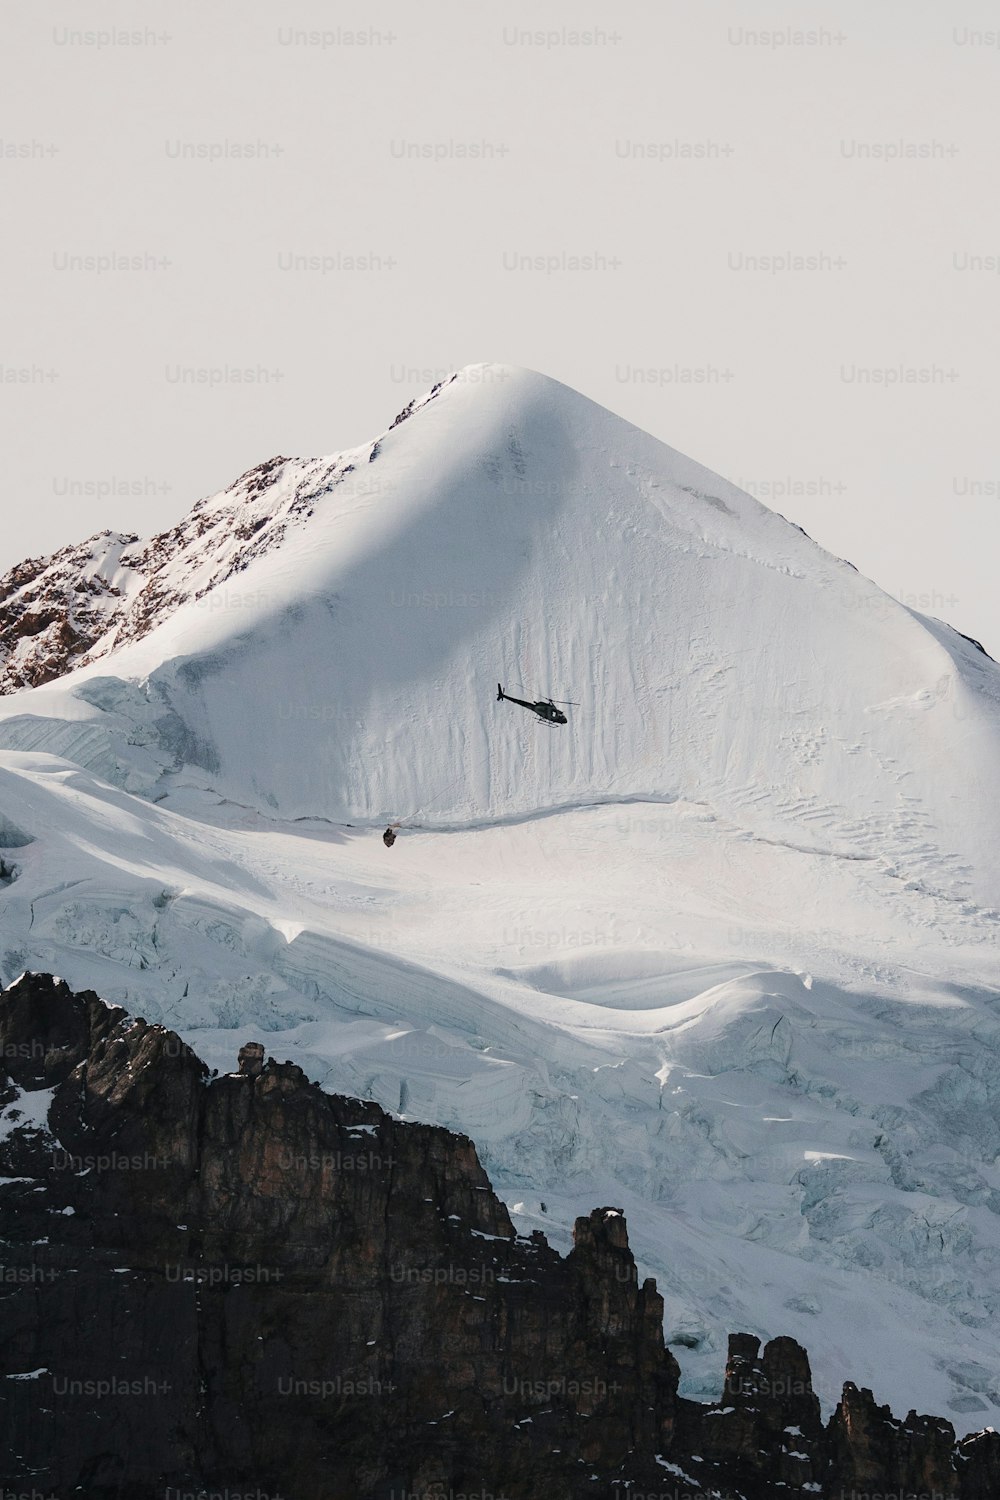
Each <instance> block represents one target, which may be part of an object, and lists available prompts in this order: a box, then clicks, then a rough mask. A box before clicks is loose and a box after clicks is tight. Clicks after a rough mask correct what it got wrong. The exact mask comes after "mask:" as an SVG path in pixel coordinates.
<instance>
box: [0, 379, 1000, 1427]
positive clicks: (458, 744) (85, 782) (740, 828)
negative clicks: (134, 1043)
mask: <svg viewBox="0 0 1000 1500" xmlns="http://www.w3.org/2000/svg"><path fill="white" fill-rule="evenodd" d="M498 681H499V682H500V683H502V684H503V687H504V688H505V689H506V690H508V691H509V692H511V693H512V694H515V695H517V696H520V697H523V698H525V699H527V700H535V699H543V698H548V697H550V696H551V697H552V698H555V699H557V700H570V703H569V704H568V705H567V707H566V710H565V712H566V715H567V718H568V723H566V724H565V725H562V724H558V723H544V722H542V721H540V720H539V719H538V718H536V717H535V716H533V715H531V714H528V713H526V712H525V711H524V709H522V708H519V707H518V706H517V705H516V704H511V703H506V702H498V701H497V694H496V685H497V682H498ZM0 686H2V687H3V689H4V696H3V697H0V855H2V859H0V881H2V884H0V895H2V898H3V904H2V907H0V978H2V979H3V982H4V983H9V982H10V981H11V980H12V979H13V978H14V977H15V976H16V975H17V974H18V973H19V972H20V971H21V970H22V969H24V968H31V969H38V970H44V971H54V972H56V973H58V974H60V975H62V976H64V977H65V978H66V979H67V980H69V981H70V983H71V984H72V985H73V986H74V987H76V988H82V987H85V986H87V987H92V988H94V989H96V990H97V991H98V992H99V993H100V994H102V995H103V996H105V997H106V998H107V999H109V1000H114V1001H117V1002H119V1003H121V1004H124V1005H126V1006H127V1007H128V1008H130V1009H132V1010H134V1011H137V1012H140V1013H142V1014H144V1015H145V1016H146V1017H147V1018H148V1019H150V1020H154V1019H155V1020H159V1019H163V1020H165V1021H167V1022H168V1023H169V1024H170V1025H172V1026H174V1027H176V1028H178V1029H180V1030H182V1031H184V1032H185V1033H186V1034H187V1033H190V1034H191V1035H192V1037H193V1035H194V1033H197V1046H198V1049H199V1051H201V1052H202V1054H203V1055H210V1054H211V1051H212V1048H213V1047H215V1048H217V1049H218V1054H219V1057H220V1058H228V1057H229V1056H230V1054H231V1053H232V1050H233V1038H232V1034H231V1030H227V1029H229V1028H233V1027H240V1028H247V1027H250V1026H253V1027H254V1028H255V1029H256V1030H260V1029H261V1028H264V1029H267V1030H270V1031H272V1032H275V1033H278V1035H276V1036H275V1037H273V1038H272V1039H271V1041H270V1043H269V1050H270V1051H271V1052H272V1053H275V1054H276V1055H281V1056H288V1057H291V1058H293V1059H294V1060H295V1061H297V1062H300V1063H301V1064H302V1065H303V1066H304V1067H305V1068H306V1069H307V1070H308V1071H309V1072H310V1073H311V1075H312V1076H313V1077H317V1078H319V1079H321V1080H324V1081H326V1082H327V1083H328V1085H329V1086H330V1087H335V1088H337V1089H338V1090H340V1091H343V1092H356V1093H359V1094H362V1095H367V1096H369V1097H372V1098H374V1099H376V1100H377V1101H378V1102H379V1103H380V1104H382V1105H383V1106H385V1107H387V1108H389V1109H391V1110H394V1111H396V1112H398V1113H400V1114H403V1115H406V1116H409V1117H415V1118H418V1119H423V1120H428V1121H432V1122H436V1123H441V1124H444V1125H448V1126H450V1127H452V1128H456V1129H461V1130H464V1131H467V1132H468V1133H469V1134H470V1135H472V1136H473V1138H474V1139H475V1140H476V1142H477V1145H478V1146H479V1147H480V1151H481V1154H482V1157H483V1160H484V1164H485V1165H486V1166H487V1169H488V1170H489V1171H490V1173H491V1175H492V1177H493V1178H494V1180H495V1181H496V1182H497V1183H498V1186H499V1189H500V1191H501V1192H502V1193H503V1194H504V1196H505V1198H506V1200H507V1202H508V1204H509V1205H510V1208H511V1212H512V1214H513V1217H514V1220H515V1223H517V1224H518V1226H519V1227H520V1228H522V1229H524V1228H529V1227H534V1226H536V1225H540V1226H542V1227H544V1228H545V1230H546V1233H547V1234H548V1235H549V1236H550V1238H552V1239H553V1240H554V1242H557V1243H558V1240H559V1235H560V1233H561V1232H564V1231H565V1229H566V1228H567V1226H569V1225H571V1224H572V1222H573V1219H574V1217H575V1216H576V1214H578V1213H580V1212H583V1211H585V1210H586V1208H587V1207H588V1206H589V1205H591V1204H593V1203H594V1202H602V1201H609V1202H612V1201H613V1202H618V1201H623V1203H624V1207H625V1208H626V1211H627V1213H628V1216H629V1222H630V1225H631V1233H632V1238H633V1243H634V1246H635V1250H636V1256H637V1259H638V1260H639V1262H640V1266H643V1265H644V1266H645V1267H646V1268H647V1269H648V1270H649V1272H650V1274H655V1275H656V1277H657V1280H658V1283H659V1285H660V1287H661V1290H663V1291H664V1293H665V1296H666V1304H667V1332H668V1336H669V1337H671V1338H672V1339H673V1340H674V1341H675V1343H676V1344H678V1345H679V1346H682V1347H683V1348H684V1350H685V1358H684V1370H685V1376H686V1378H688V1379H689V1380H691V1381H694V1382H695V1385H694V1387H693V1388H692V1393H694V1394H702V1393H704V1394H712V1393H713V1386H712V1382H713V1381H714V1380H715V1379H716V1377H717V1370H718V1366H719V1351H720V1348H724V1336H725V1330H727V1329H729V1328H732V1327H737V1326H740V1327H746V1328H748V1329H752V1330H753V1331H755V1332H756V1333H758V1334H759V1335H760V1336H762V1337H773V1336H774V1335H777V1334H781V1333H788V1334H791V1335H792V1336H794V1337H795V1338H797V1339H799V1340H800V1342H802V1343H804V1344H806V1345H807V1346H808V1347H809V1349H810V1352H811V1354H812V1356H813V1363H814V1370H815V1371H816V1376H817V1390H818V1393H819V1394H820V1396H821V1399H823V1400H824V1402H825V1403H826V1404H827V1405H830V1404H832V1402H833V1401H834V1400H835V1399H837V1398H838V1397H839V1392H840V1381H841V1380H842V1379H843V1378H844V1377H845V1375H847V1374H850V1375H851V1377H852V1378H854V1379H859V1378H860V1379H861V1380H862V1381H863V1382H864V1383H865V1384H870V1385H871V1386H872V1387H873V1388H874V1389H875V1390H876V1391H877V1393H879V1395H880V1397H881V1398H882V1399H887V1400H891V1401H892V1402H893V1404H894V1405H896V1406H902V1407H903V1408H904V1409H905V1407H906V1406H920V1407H922V1408H923V1409H925V1410H929V1411H943V1412H947V1414H948V1415H949V1416H950V1417H951V1418H952V1420H954V1421H955V1423H956V1426H958V1427H960V1428H962V1427H963V1426H964V1427H965V1428H971V1427H981V1426H982V1425H983V1424H984V1422H990V1421H994V1422H995V1421H997V1419H1000V1353H998V1351H997V1348H996V1343H995V1339H994V1337H993V1334H992V1331H991V1325H992V1323H993V1321H994V1320H995V1318H996V1317H997V1315H998V1312H1000V1023H998V1005H1000V988H998V987H997V965H996V953H997V939H998V935H1000V668H998V667H997V665H996V664H995V663H994V662H993V661H992V660H991V659H990V658H989V657H988V656H986V654H985V653H984V652H983V651H982V650H981V648H978V647H977V646H976V645H975V643H973V642H970V641H968V640H967V639H966V638H965V637H963V636H961V635H959V634H958V633H957V632H956V631H955V630H953V629H952V628H951V627H950V626H948V625H946V624H943V623H941V622H939V621H936V620H931V619H928V618H925V617H923V616H921V615H919V614H917V613H915V612H914V611H912V610H910V609H907V608H904V607H903V606H902V605H901V604H899V603H897V602H896V601H895V600H893V599H892V598H890V597H889V596H887V595H886V594H884V593H883V592H882V591H881V590H880V589H878V588H877V587H876V586H875V585H874V584H873V583H871V582H869V581H868V580H866V579H865V578H863V577H862V576H861V575H860V574H858V573H857V572H856V571H855V570H854V569H853V568H852V567H851V566H850V565H849V564H848V563H845V562H842V561H840V560H839V559H836V558H833V557H831V556H830V555H829V554H827V553H826V552H824V551H823V550H822V549H821V548H820V547H818V546H817V545H816V544H815V543H813V542H812V541H811V540H810V539H809V538H808V537H807V536H806V535H805V534H804V533H803V532H802V531H800V530H799V528H797V527H795V526H793V525H791V524H789V523H788V522H787V521H785V520H784V519H782V518H781V517H780V516H777V515H775V514H773V513H772V512H770V511H768V510H767V509H766V508H765V507H764V506H762V505H761V504H759V503H758V502H757V501H755V500H753V499H752V498H751V497H750V496H748V495H746V494H744V493H742V492H741V491H739V490H737V489H736V488H735V487H734V486H733V485H731V484H729V483H727V482H726V481H725V480H723V479H721V478H719V477H718V476H716V475H714V474H712V473H710V472H709V471H707V470H706V469H704V468H702V467H701V466H699V465H698V464H696V463H694V462H692V461H691V460H689V459H687V458H684V457H682V456H681V455H680V454H678V453H676V452H674V451H673V450H672V449H670V448H668V447H666V446H665V445H664V444H662V443H660V442H658V441H656V440H655V439H653V438H652V437H650V436H648V435H647V434H644V433H642V432H640V431H639V430H637V429H636V428H634V427H632V426H631V425H630V424H628V423H627V422H625V421H624V420H622V419H621V418H619V417H617V416H614V415H613V414H612V413H610V412H607V411H605V410H603V409H602V408H600V407H598V406H596V405H594V404H593V403H592V402H590V401H589V400H587V399H586V398H584V397H583V396H580V395H578V394H577V393H575V392H573V391H571V390H569V389H567V388H566V387H564V386H562V385H559V384H558V383H556V382H555V381H552V380H549V379H547V378H545V377H544V376H541V375H537V374H534V373H531V372H528V371H523V370H515V369H511V368H508V367H505V366H497V365H477V366H470V367H469V368H467V369H466V370H464V371H461V372H460V373H458V374H457V375H454V376H452V377H451V379H450V380H448V381H446V382H444V383H443V384H441V385H440V386H437V387H435V388H434V390H433V391H432V392H430V393H429V395H428V396H426V397H424V398H423V399H422V400H420V401H416V402H413V403H411V405H410V407H408V408H407V409H406V411H404V412H402V413H401V414H400V416H399V417H398V418H397V419H396V421H395V422H394V423H393V424H392V426H391V427H390V428H389V429H388V430H387V431H386V432H385V433H384V434H383V435H382V436H381V437H379V438H378V439H376V440H375V441H374V442H371V443H367V444H365V445H363V446H361V447H359V448H357V449H355V450H352V451H351V452H349V453H345V454H340V455H337V456H336V457H332V458H323V459H292V458H283V457H279V458H274V459H271V460H269V461H268V462H266V463H263V464H260V465H258V466H257V467H256V468H253V469H251V470H249V471H248V473H246V474H244V475H243V476H242V477H241V478H240V479H239V480H237V481H236V482H235V484H234V485H232V486H231V487H230V489H228V490H227V491H225V492H223V494H221V495H218V496H215V497H213V498H211V499H208V500H203V501H201V502H199V504H198V505H196V506H195V507H194V508H193V509H192V511H191V512H190V514H189V515H188V516H187V517H186V518H185V519H184V520H182V521H181V522H180V524H179V525H178V526H177V527H175V528H174V529H173V530H172V531H169V532H166V533H164V534H163V535H161V536H159V537H156V538H154V539H153V540H152V541H150V542H141V541H140V540H139V539H137V538H135V537H132V536H127V537H125V536H118V535H112V534H110V533H109V534H106V535H104V536H101V537H97V538H94V539H92V540H91V541H90V542H87V543H85V544H83V545H82V546H77V547H70V548H67V549H65V550H64V551H62V552H60V553H57V554H56V555H55V557H53V558H51V559H47V560H33V561H31V562H29V563H25V564H22V565H21V566H20V567H19V568H17V569H14V570H13V572H12V573H11V574H9V575H8V576H7V578H6V579H4V580H2V581H0ZM396 820H402V823H403V827H402V830H401V833H400V837H399V839H398V840H397V842H396V844H395V846H394V848H393V849H392V850H391V851H389V850H387V849H385V848H384V847H383V845H382V842H381V839H380V838H379V837H378V835H379V833H380V832H381V830H382V828H383V827H384V825H385V823H386V822H387V821H396ZM543 1203H544V1205H545V1207H544V1209H543V1207H542V1204H543ZM699 1379H703V1380H704V1382H705V1384H704V1390H702V1388H701V1387H699V1386H698V1385H697V1382H698V1380H699Z"/></svg>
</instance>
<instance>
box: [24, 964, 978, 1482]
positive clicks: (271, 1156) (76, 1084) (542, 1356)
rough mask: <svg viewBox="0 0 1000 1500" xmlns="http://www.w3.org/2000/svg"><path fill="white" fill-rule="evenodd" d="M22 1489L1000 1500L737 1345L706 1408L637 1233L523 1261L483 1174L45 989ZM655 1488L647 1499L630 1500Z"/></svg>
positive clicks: (467, 1153) (863, 1408)
mask: <svg viewBox="0 0 1000 1500" xmlns="http://www.w3.org/2000/svg"><path fill="white" fill-rule="evenodd" d="M0 1108H2V1110H3V1115H2V1118H0V1213H2V1234H3V1241H2V1244H0V1259H2V1265H0V1350H2V1355H0V1358H2V1361H3V1365H4V1371H3V1373H4V1374H5V1376H6V1377H7V1378H6V1379H3V1380H2V1381H0V1405H2V1407H3V1418H2V1428H3V1431H4V1432H6V1433H7V1434H9V1438H8V1446H7V1451H5V1452H4V1453H3V1454H2V1455H0V1480H2V1481H3V1483H4V1484H5V1485H6V1486H8V1487H10V1488H13V1489H15V1490H16V1489H20V1490H28V1491H30V1490H31V1489H32V1488H33V1489H34V1490H35V1491H37V1493H38V1494H39V1495H58V1496H59V1497H62V1496H69V1495H71V1494H83V1495H86V1496H87V1497H93V1500H102V1497H110V1496H112V1495H114V1496H120V1495H128V1496H129V1497H135V1500H152V1497H154V1496H156V1497H157V1500H179V1496H180V1495H182V1494H184V1493H185V1492H187V1493H190V1492H192V1491H193V1492H197V1491H198V1490H199V1489H203V1488H207V1489H209V1490H212V1489H215V1490H222V1491H223V1492H225V1491H227V1490H228V1491H229V1493H230V1495H235V1494H237V1493H246V1492H250V1493H255V1494H256V1495H257V1496H258V1500H260V1497H267V1496H271V1497H275V1496H278V1495H283V1496H285V1497H291V1496H294V1497H296V1500H340V1497H344V1500H368V1497H370V1500H404V1497H412V1496H413V1495H414V1494H416V1495H419V1496H421V1497H424V1496H427V1497H430V1496H435V1497H440V1500H452V1497H453V1496H457V1495H463V1494H464V1495H470V1496H471V1495H478V1496H479V1497H480V1500H482V1497H483V1496H484V1495H485V1496H490V1495H492V1496H495V1497H500V1496H506V1497H508V1500H537V1497H542V1496H544V1497H552V1500H577V1497H583V1496H595V1497H598V1500H604V1497H610V1496H612V1495H616V1496H621V1495H626V1494H631V1495H633V1496H635V1495H637V1494H646V1495H651V1494H655V1495H657V1496H658V1497H660V1500H683V1497H685V1496H687V1497H690V1500H707V1497H708V1496H711V1495H722V1496H736V1495H742V1496H744V1497H746V1500H764V1497H765V1496H767V1497H770V1496H773V1495H776V1494H781V1495H796V1494H799V1495H820V1496H834V1495H836V1496H845V1497H846V1496H847V1495H851V1496H852V1497H853V1500H861V1497H862V1496H863V1495H874V1494H875V1493H880V1492H881V1493H883V1494H904V1495H905V1494H910V1493H915V1494H928V1495H929V1494H939V1495H940V1496H941V1497H944V1496H947V1497H955V1500H985V1497H986V1496H994V1497H995V1496H996V1495H997V1494H1000V1489H998V1484H997V1480H998V1475H1000V1439H998V1438H997V1436H996V1434H991V1433H988V1434H979V1435H978V1436H976V1437H973V1438H968V1439H966V1440H965V1441H964V1442H963V1443H962V1444H961V1445H959V1447H958V1448H957V1449H956V1447H955V1442H954V1432H953V1430H952V1429H951V1427H950V1426H949V1424H947V1423H945V1422H940V1421H938V1420H937V1419H935V1418H927V1417H923V1418H917V1417H916V1416H915V1415H914V1414H913V1413H911V1414H910V1416H909V1417H908V1418H907V1419H906V1421H905V1422H898V1421H896V1420H895V1419H893V1418H892V1417H891V1414H890V1413H889V1412H888V1409H887V1408H877V1407H876V1406H875V1404H874V1401H873V1398H872V1397H871V1393H870V1392H867V1391H866V1392H858V1391H857V1390H856V1388H855V1387H853V1386H847V1387H845V1391H844V1398H843V1401H842V1403H841V1405H840V1407H839V1408H838V1411H837V1412H836V1413H835V1415H834V1417H833V1418H832V1420H831V1422H830V1424H829V1427H828V1428H826V1429H824V1427H823V1424H822V1422H821V1419H820V1413H819V1403H818V1401H817V1399H816V1397H815V1395H814V1394H813V1392H812V1387H811V1380H810V1373H809V1364H808V1360H807V1357H806V1355H805V1352H804V1351H803V1350H802V1349H801V1348H800V1347H799V1346H798V1345H797V1344H795V1343H794V1342H793V1341H792V1340H790V1339H775V1340H773V1341H772V1342H771V1343H769V1344H768V1345H767V1346H766V1347H765V1349H764V1350H763V1352H762V1353H761V1352H760V1346H759V1341H758V1340H757V1339H755V1338H752V1337H750V1336H749V1335H735V1336H734V1337H733V1339H732V1340H731V1343H730V1353H729V1361H728V1364H727V1369H726V1386H725V1392H724V1395H723V1399H722V1401H721V1402H720V1403H718V1404H717V1405H715V1406H701V1405H699V1404H697V1403H694V1402H689V1401H684V1400H681V1399H679V1398H678V1396H677V1384H678V1373H679V1372H678V1367H677V1364H676V1362H675V1361H674V1359H673V1357H672V1356H671V1355H670V1353H669V1352H668V1351H667V1350H666V1349H665V1348H664V1344H663V1332H662V1319H663V1304H662V1299H661V1298H660V1296H659V1294H658V1292H657V1290H656V1287H655V1285H654V1284H653V1283H652V1282H651V1281H647V1282H646V1283H645V1284H644V1285H643V1286H641V1287H640V1286H639V1284H638V1280H637V1276H636V1269H635V1262H634V1260H633V1258H632V1254H631V1251H630V1250H629V1247H628V1238H627V1233H626V1228H625V1221H624V1219H623V1217H622V1215H621V1213H620V1212H619V1211H618V1210H616V1209H612V1208H603V1209H595V1210H594V1212H593V1213H591V1214H590V1215H589V1217H587V1218H582V1219H579V1220H578V1221H577V1225H576V1235H575V1248H574V1249H573V1251H572V1252H571V1253H570V1255H569V1256H567V1257H566V1258H562V1257H561V1256H559V1255H558V1254H556V1252H555V1251H553V1250H552V1249H551V1248H550V1246H549V1245H548V1244H547V1243H546V1241H545V1239H544V1237H543V1236H542V1235H540V1234H534V1235H532V1236H531V1237H530V1238H529V1239H524V1238H520V1237H518V1236H517V1235H515V1233H514V1230H513V1227H512V1225H511V1223H510V1219H509V1217H508V1215H507V1211H506V1209H505V1208H504V1206H503V1204H502V1203H500V1201H499V1200H498V1199H497V1198H496V1197H495V1195H494V1194H493V1192H492V1190H491V1188H490V1185H489V1183H488V1181H487V1179H486V1177H485V1174H484V1173H483V1170H482V1168H481V1166H480V1165H479V1161H478V1159H477V1157H476V1153H475V1150H474V1148H473V1146H472V1143H471V1142H470V1141H469V1140H468V1139H466V1138H465V1137H462V1136H457V1135H453V1134H451V1133H449V1132H448V1131H445V1130H442V1129H439V1128H436V1127H431V1126H424V1125H415V1124H402V1123H401V1122H399V1121H396V1120H393V1119H392V1118H391V1117H390V1116H388V1115H386V1114H385V1113H384V1112H383V1111H382V1110H381V1109H379V1108H378V1107H377V1106H375V1105H373V1104H368V1103H364V1102H360V1101H357V1100H351V1099H344V1098H338V1097H335V1096H330V1095H327V1094H324V1093H323V1092H322V1091H321V1090H320V1089H319V1088H318V1087H316V1086H315V1085H312V1084H310V1083H309V1082H308V1080H307V1079H306V1077H305V1075H304V1074H303V1073H302V1071H301V1070H300V1069H299V1068H297V1067H294V1066H293V1065H291V1064H288V1063H284V1064H282V1063H276V1062H274V1061H273V1060H271V1059H269V1060H267V1061H266V1062H265V1060H264V1052H263V1048H262V1047H261V1046H260V1044H259V1043H250V1044H247V1045H246V1046H244V1047H243V1048H242V1049H241V1052H240V1058H239V1071H238V1072H236V1073H232V1074H229V1075H227V1076H225V1077H221V1078H216V1079H210V1078H209V1076H208V1073H207V1070H206V1068H205V1067H204V1065H203V1064H202V1063H201V1062H200V1061H199V1060H198V1058H197V1057H196V1056H195V1055H194V1053H193V1052H191V1051H190V1049H189V1048H188V1047H186V1046H185V1045H184V1044H183V1043H182V1042H181V1041H180V1039H179V1038H178V1037H177V1036H175V1035H174V1034H173V1033H171V1032H168V1031H165V1030H164V1029H163V1028H162V1027H158V1026H149V1025H147V1024H146V1022H144V1021H142V1020H136V1019H134V1018H132V1017H130V1016H128V1015H127V1014H126V1013H125V1012H124V1011H121V1010H119V1009H116V1008H110V1007H108V1006H105V1005H104V1004H103V1003H102V1002H101V1001H100V1000H99V999H98V998H97V997H96V996H95V995H92V994H84V995H79V996H74V995H72V994H71V993H70V992H69V990H68V989H67V988H66V986H65V985H63V984H61V983H60V982H58V981H53V980H52V979H50V978H47V977H44V976H37V975H29V976H25V977H24V978H22V979H21V980H19V981H18V982H17V983H16V984H15V985H13V986H11V988H10V989H9V990H7V991H6V992H4V993H3V994H2V995H0ZM626 1485H628V1486H630V1488H626Z"/></svg>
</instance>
